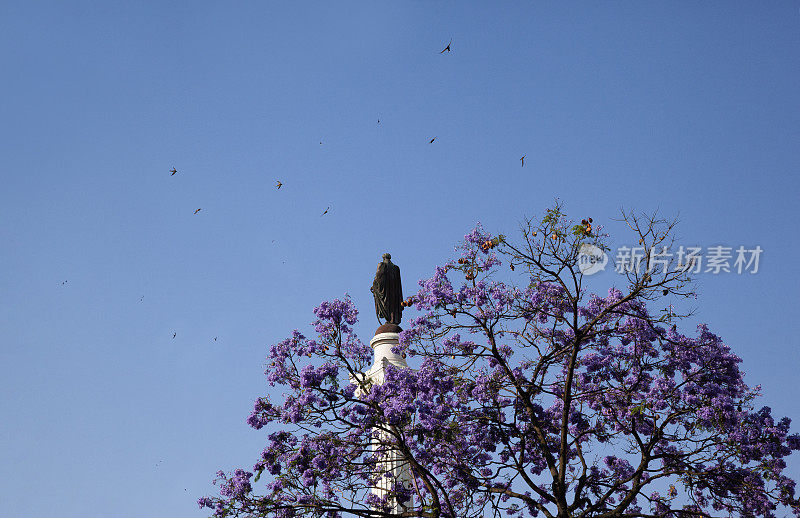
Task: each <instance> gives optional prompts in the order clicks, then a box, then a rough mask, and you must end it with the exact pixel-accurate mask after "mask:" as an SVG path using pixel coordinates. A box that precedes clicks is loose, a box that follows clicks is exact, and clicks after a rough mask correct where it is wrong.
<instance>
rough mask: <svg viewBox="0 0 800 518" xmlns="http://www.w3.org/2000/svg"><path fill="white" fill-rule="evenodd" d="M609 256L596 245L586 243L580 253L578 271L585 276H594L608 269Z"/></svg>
mask: <svg viewBox="0 0 800 518" xmlns="http://www.w3.org/2000/svg"><path fill="white" fill-rule="evenodd" d="M606 264H608V256H607V255H606V253H605V252H603V250H601V249H600V248H599V247H597V246H595V245H590V244H589V243H584V244H582V245H581V248H580V250H579V251H578V269H580V271H581V273H582V274H584V275H593V274H595V273H597V272H600V271H603V270H605V269H606Z"/></svg>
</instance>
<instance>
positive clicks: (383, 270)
mask: <svg viewBox="0 0 800 518" xmlns="http://www.w3.org/2000/svg"><path fill="white" fill-rule="evenodd" d="M370 291H372V296H373V297H375V314H376V315H377V317H378V321H379V322H380V319H381V318H385V319H386V323H387V324H395V325H397V324H399V323H400V320H401V319H402V318H403V306H402V305H401V303H402V302H403V287H402V286H401V284H400V268H398V266H397V265H396V264H394V263H392V256H391V254H388V253H386V254H383V262H382V263H380V264H379V265H378V271H377V272H376V273H375V280H374V281H372V288H370Z"/></svg>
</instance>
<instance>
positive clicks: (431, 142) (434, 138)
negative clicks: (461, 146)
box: [428, 137, 436, 144]
mask: <svg viewBox="0 0 800 518" xmlns="http://www.w3.org/2000/svg"><path fill="white" fill-rule="evenodd" d="M434 140H436V137H433V138H432V139H431V141H430V142H428V144H433V141H434Z"/></svg>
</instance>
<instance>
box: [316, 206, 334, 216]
mask: <svg viewBox="0 0 800 518" xmlns="http://www.w3.org/2000/svg"><path fill="white" fill-rule="evenodd" d="M329 210H331V207H330V205H329V206H328V208H327V209H325V212H323V213H322V214H320V215H319V216H320V217H322V216H324V215H325V214H327V213H328V211H329Z"/></svg>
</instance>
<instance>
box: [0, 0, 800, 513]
mask: <svg viewBox="0 0 800 518" xmlns="http://www.w3.org/2000/svg"><path fill="white" fill-rule="evenodd" d="M799 9H800V4H798V2H797V1H796V0H792V1H774V2H638V1H631V2H603V3H597V2H583V3H571V4H570V5H568V6H567V5H563V3H561V2H536V3H533V2H466V1H459V2H422V1H415V2H374V1H370V2H313V3H311V2H220V1H213V2H206V1H191V2H189V1H186V2H163V1H159V2H155V1H152V2H130V1H125V2H122V1H120V2H111V1H93V2H87V1H72V2H55V1H54V2H37V1H16V2H14V1H10V0H7V1H4V2H1V3H0V49H2V50H0V70H2V80H0V120H2V124H0V175H2V183H0V266H1V268H0V297H2V298H1V299H0V300H2V302H1V303H0V304H2V305H1V306H0V308H1V309H2V310H1V311H0V502H2V508H3V511H2V514H3V515H5V516H15V517H36V518H38V517H51V516H59V517H60V518H74V517H79V516H80V517H84V516H113V517H115V518H127V517H142V516H146V517H157V518H158V517H169V518H176V517H198V518H199V517H201V516H204V515H205V514H206V513H204V512H203V511H200V510H198V509H197V505H196V503H195V502H196V500H197V498H198V497H199V496H203V495H206V494H210V493H212V492H214V489H213V486H212V484H211V481H212V479H213V477H214V473H215V471H216V470H217V469H224V470H229V469H233V468H236V467H240V466H243V467H246V468H248V467H250V466H252V464H253V462H254V461H255V460H256V458H257V456H258V454H259V452H260V451H261V449H262V447H263V445H264V444H265V443H266V439H265V435H266V434H265V433H264V431H263V430H262V431H260V432H257V431H255V430H252V429H250V428H249V427H248V426H247V425H246V424H245V419H246V417H247V415H248V413H249V411H250V409H251V406H252V401H253V400H254V399H255V398H256V397H257V396H259V395H261V394H264V393H265V392H266V390H267V388H266V387H267V385H266V381H265V379H264V376H263V370H264V358H265V355H266V352H267V348H268V346H269V345H270V344H272V343H274V342H276V341H278V340H281V339H283V338H284V337H285V336H287V335H288V334H289V333H290V332H291V330H292V329H294V328H300V329H301V330H303V331H306V332H308V331H310V328H309V327H308V323H309V322H311V321H312V320H313V314H312V313H311V311H312V309H313V307H314V306H316V305H317V304H319V302H321V301H322V300H324V299H329V298H334V297H341V296H342V295H343V294H344V293H345V292H348V293H350V294H351V296H352V297H353V299H354V301H355V302H356V304H357V305H358V306H359V308H360V309H361V316H362V319H361V322H360V323H359V325H358V327H357V329H358V330H359V332H360V334H361V335H362V337H364V338H365V339H369V337H371V334H372V332H373V331H374V328H375V327H376V326H377V321H376V319H375V317H374V316H373V307H372V299H371V295H370V292H369V286H370V284H371V282H372V277H373V275H374V272H375V267H376V265H377V263H378V262H379V261H380V256H381V254H382V253H383V252H385V251H390V252H391V253H392V256H393V261H394V262H395V263H396V264H398V265H399V266H400V268H401V270H402V275H403V281H404V289H405V291H406V293H410V292H412V291H414V287H415V285H416V281H417V280H418V279H420V278H422V277H425V276H429V275H430V274H431V272H432V271H433V268H434V266H435V265H436V264H439V263H441V262H442V261H443V260H444V259H445V258H446V257H448V254H450V253H451V252H452V249H453V246H454V245H455V244H457V243H458V242H459V241H460V240H461V238H462V236H463V235H464V234H465V233H466V232H467V231H468V230H469V229H470V228H471V227H472V226H474V224H475V222H476V221H481V222H482V223H483V224H484V226H485V227H486V229H487V230H489V231H492V232H494V233H504V234H507V235H508V236H509V237H513V236H514V235H515V231H516V229H517V228H518V223H519V221H520V220H521V219H522V218H523V217H524V216H526V215H535V214H540V213H541V212H542V211H543V210H544V209H545V208H546V207H548V206H550V205H551V204H552V203H553V200H554V199H555V198H559V199H560V200H562V201H563V203H564V206H565V209H566V211H567V213H568V214H570V215H572V216H574V217H575V218H576V219H578V220H580V219H582V218H584V217H588V216H591V217H592V218H593V219H594V220H595V222H597V223H602V224H604V225H606V227H607V229H608V230H609V231H610V232H611V233H612V235H613V237H614V239H615V243H616V244H617V245H623V244H628V245H635V244H636V243H631V242H630V239H628V238H627V235H626V234H624V232H623V230H622V228H621V226H620V224H619V223H617V222H615V221H614V218H618V216H619V210H620V208H622V207H625V208H630V209H637V210H640V211H648V212H650V211H654V210H660V211H661V213H663V214H664V215H666V216H678V217H679V218H680V220H681V224H680V226H679V236H680V238H681V243H683V244H686V245H696V246H701V247H709V246H715V245H723V246H728V247H733V248H736V247H738V246H745V247H748V248H753V247H755V246H760V247H761V248H762V249H763V250H764V252H763V254H762V256H761V261H760V268H759V271H758V273H757V274H741V275H739V274H736V273H729V274H719V275H712V274H705V275H700V276H698V279H699V290H700V297H699V298H698V300H697V301H696V302H695V305H696V308H697V314H696V317H695V321H701V322H706V323H708V324H709V325H710V326H711V328H712V330H714V331H715V332H717V333H718V334H720V335H721V336H723V338H725V339H726V341H727V343H728V344H729V345H731V347H732V348H733V349H734V350H735V351H736V352H737V353H738V354H739V355H740V356H741V357H742V358H743V359H744V367H743V369H744V370H745V371H746V372H747V377H746V380H747V381H748V383H750V384H751V385H756V384H759V383H760V384H762V386H763V392H764V398H763V399H762V403H763V404H768V405H770V406H772V408H773V409H774V411H775V413H776V414H778V415H788V416H789V417H792V418H793V419H794V422H795V424H794V425H793V431H794V432H798V431H800V398H799V397H798V394H800V391H798V388H797V378H798V368H800V343H798V342H799V340H798V336H800V310H798V291H799V289H800V274H799V273H798V269H799V268H800V244H798V242H799V241H800V240H798V228H800V221H798V216H800V214H798V210H797V205H798V202H800V196H798V194H800V192H799V191H800V181H798V172H800V152H799V150H800V146H799V145H798V144H799V143H800V109H799V108H800V106H799V103H798V92H800V59H798V58H799V57H800V10H799ZM451 39H452V45H451V49H452V52H449V53H447V52H446V53H444V54H440V50H442V49H443V48H444V47H445V45H446V44H447V43H448V42H449V41H450V40H451ZM378 119H380V123H378ZM433 137H436V140H435V142H434V143H433V144H429V143H428V142H429V140H430V139H432V138H433ZM522 155H526V156H527V158H526V159H525V166H524V167H521V165H520V160H519V159H520V157H521V156H522ZM173 167H175V168H176V169H177V171H178V173H177V174H175V175H174V176H173V175H171V174H170V169H172V168H173ZM277 181H280V182H282V183H283V187H282V188H281V189H280V190H278V189H276V187H275V185H276V182H277ZM328 207H330V209H329V211H328V212H327V214H325V215H322V213H323V211H325V210H326V208H328ZM196 209H202V210H201V211H200V212H197V213H196V214H195V213H194V212H195V210H196ZM597 279H598V285H608V284H613V283H615V282H620V283H621V281H622V278H621V277H618V276H616V274H615V273H613V272H610V271H607V272H604V273H602V274H598V275H597ZM603 289H605V287H604V288H603ZM666 303H668V302H665V304H666ZM654 309H655V310H657V309H658V308H654ZM692 327H693V323H692V324H690V325H688V326H686V327H684V329H683V330H684V331H686V332H693V329H692ZM173 335H174V338H173ZM791 472H792V475H793V476H794V477H795V478H800V462H797V459H795V461H794V464H792V466H791Z"/></svg>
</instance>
